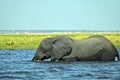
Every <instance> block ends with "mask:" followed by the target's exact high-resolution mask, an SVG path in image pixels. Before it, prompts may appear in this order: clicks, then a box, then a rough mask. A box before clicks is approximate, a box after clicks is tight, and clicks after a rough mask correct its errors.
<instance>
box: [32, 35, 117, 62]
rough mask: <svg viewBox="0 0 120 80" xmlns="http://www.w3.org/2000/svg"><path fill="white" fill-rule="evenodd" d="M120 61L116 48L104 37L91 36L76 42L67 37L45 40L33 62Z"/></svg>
mask: <svg viewBox="0 0 120 80" xmlns="http://www.w3.org/2000/svg"><path fill="white" fill-rule="evenodd" d="M115 57H117V58H118V60H119V53H118V51H117V49H116V48H115V46H114V45H113V44H112V43H111V42H110V41H109V40H108V39H106V38H105V37H103V36H97V35H96V36H91V37H88V38H85V39H83V40H74V39H71V38H68V37H66V36H57V37H53V38H51V39H48V38H46V39H44V40H43V41H42V42H41V44H40V46H39V47H38V49H37V52H36V54H35V56H34V58H33V59H32V61H37V62H38V61H42V60H44V59H47V58H51V61H56V60H60V61H114V60H115Z"/></svg>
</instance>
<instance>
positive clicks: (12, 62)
mask: <svg viewBox="0 0 120 80" xmlns="http://www.w3.org/2000/svg"><path fill="white" fill-rule="evenodd" d="M119 52H120V49H119ZM34 53H35V50H0V80H91V79H92V80H120V61H110V62H97V61H94V62H70V63H65V62H53V63H51V62H49V61H45V62H42V63H36V62H31V59H32V58H33V56H34Z"/></svg>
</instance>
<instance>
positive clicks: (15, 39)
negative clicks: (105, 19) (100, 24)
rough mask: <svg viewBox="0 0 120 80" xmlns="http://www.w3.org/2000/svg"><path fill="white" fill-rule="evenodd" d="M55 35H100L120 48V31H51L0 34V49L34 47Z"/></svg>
mask: <svg viewBox="0 0 120 80" xmlns="http://www.w3.org/2000/svg"><path fill="white" fill-rule="evenodd" d="M57 35H67V36H69V37H71V38H73V39H83V38H86V37H89V36H92V35H102V36H104V37H106V38H108V39H109V40H110V41H111V42H112V43H113V44H114V45H115V46H116V47H117V48H120V32H53V33H14V34H13V33H12V34H0V49H36V48H37V47H38V45H39V43H40V42H41V40H42V39H44V38H46V37H53V36H57Z"/></svg>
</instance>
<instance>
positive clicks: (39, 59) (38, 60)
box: [32, 56, 50, 62]
mask: <svg viewBox="0 0 120 80" xmlns="http://www.w3.org/2000/svg"><path fill="white" fill-rule="evenodd" d="M49 58H50V57H46V56H44V57H43V58H33V59H32V61H34V62H42V61H43V60H45V59H49Z"/></svg>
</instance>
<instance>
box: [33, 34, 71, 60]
mask: <svg viewBox="0 0 120 80" xmlns="http://www.w3.org/2000/svg"><path fill="white" fill-rule="evenodd" d="M71 47H72V45H71V39H70V38H68V37H66V36H57V37H52V38H45V39H43V40H42V41H41V43H40V45H39V47H38V49H37V51H36V53H35V55H34V57H33V59H32V61H36V62H40V61H42V60H44V59H48V58H51V60H52V61H55V60H59V59H61V58H62V56H65V55H68V54H69V53H70V51H71Z"/></svg>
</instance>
